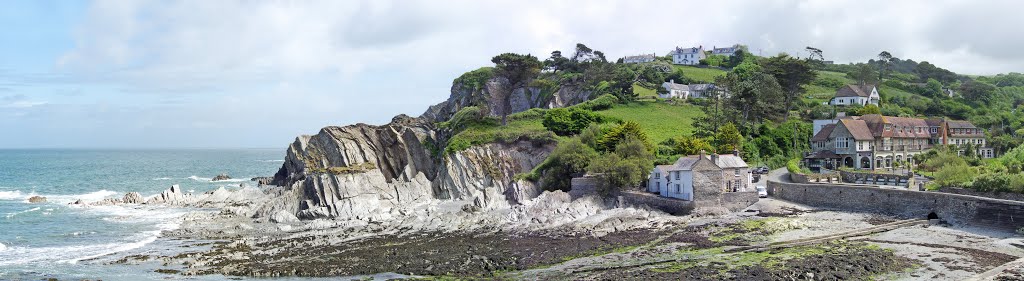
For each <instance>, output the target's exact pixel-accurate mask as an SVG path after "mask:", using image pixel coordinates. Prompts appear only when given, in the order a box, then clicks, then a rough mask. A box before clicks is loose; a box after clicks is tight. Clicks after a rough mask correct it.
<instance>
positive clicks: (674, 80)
mask: <svg viewBox="0 0 1024 281" xmlns="http://www.w3.org/2000/svg"><path fill="white" fill-rule="evenodd" d="M668 83H670V84H675V83H676V79H668Z"/></svg>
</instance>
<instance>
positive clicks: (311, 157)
mask: <svg viewBox="0 0 1024 281" xmlns="http://www.w3.org/2000/svg"><path fill="white" fill-rule="evenodd" d="M507 84H508V83H507V81H506V80H504V79H501V78H489V79H487V80H486V82H484V83H482V85H481V86H478V87H474V86H470V85H468V84H466V83H465V82H460V81H458V80H456V82H455V83H453V85H452V90H451V96H450V97H449V98H448V100H446V101H444V102H442V103H440V104H437V105H434V106H431V107H430V108H429V109H428V110H427V111H426V112H425V113H424V114H423V115H422V116H420V117H418V118H412V117H409V116H405V115H399V116H396V117H395V118H394V119H392V121H391V123H388V124H386V125H382V126H372V125H366V124H356V125H350V126H344V127H334V126H332V127H326V128H323V129H321V130H320V132H319V133H317V134H316V135H312V136H299V137H298V138H296V139H295V142H294V143H292V144H291V146H289V148H288V152H287V156H286V159H285V163H284V164H283V165H282V167H281V169H280V170H279V171H278V172H277V174H276V175H275V176H274V179H273V182H272V184H273V185H279V186H286V187H289V188H291V190H293V197H294V198H292V199H294V200H295V201H296V202H297V204H278V205H276V206H277V207H276V208H275V209H271V210H262V211H261V214H258V216H260V215H262V216H268V215H272V214H275V213H277V212H280V211H282V210H283V211H287V212H289V213H294V214H296V215H297V216H298V217H300V218H304V219H313V218H355V219H387V218H390V217H394V216H397V215H402V214H405V213H407V211H408V210H411V209H412V208H418V207H423V206H424V205H427V206H429V205H430V204H435V205H436V203H438V202H439V201H444V200H449V201H463V202H467V203H466V205H464V206H463V209H465V210H466V211H475V210H481V209H493V208H499V207H508V206H509V205H510V204H512V205H515V204H518V203H520V202H523V201H524V200H527V199H530V198H533V197H536V196H537V195H538V194H540V190H539V188H538V187H537V186H536V185H535V184H533V183H531V182H527V181H516V180H515V179H514V176H515V175H516V174H519V173H523V172H527V171H529V170H531V169H533V167H535V166H537V165H538V164H540V163H541V162H542V161H544V159H545V158H546V157H547V155H548V154H549V153H550V152H551V151H552V150H553V149H554V145H553V144H547V145H537V144H531V143H530V142H517V143H513V144H487V145H482V146H474V147H470V148H469V149H466V150H463V151H459V152H455V153H452V154H443V152H442V149H441V148H443V147H444V146H445V144H446V142H447V139H448V137H450V136H451V134H452V133H453V132H450V131H448V130H447V129H439V128H437V127H436V126H435V124H436V123H437V122H443V121H447V120H448V119H450V118H451V117H452V115H453V114H455V113H456V112H458V111H459V110H460V109H462V108H464V107H467V106H482V107H486V108H487V109H488V111H487V112H488V113H489V114H491V115H494V116H497V115H500V114H501V112H502V110H503V109H502V108H503V107H502V106H501V104H502V103H501V101H500V100H499V97H498V96H497V95H495V94H494V93H497V92H498V91H502V90H503V88H502V87H507ZM589 98H590V92H589V91H582V90H580V89H579V88H578V87H574V86H559V87H557V90H550V93H545V92H544V91H543V90H542V89H541V88H537V87H527V88H519V89H515V90H514V91H513V95H512V96H511V98H510V101H511V109H512V112H510V113H515V112H521V111H525V110H529V109H531V108H553V107H562V106H567V105H573V104H577V103H580V102H584V101H586V100H588V99H589Z"/></svg>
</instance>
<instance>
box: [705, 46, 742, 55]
mask: <svg viewBox="0 0 1024 281" xmlns="http://www.w3.org/2000/svg"><path fill="white" fill-rule="evenodd" d="M739 50H740V44H734V45H732V46H730V47H725V48H715V47H712V48H711V55H720V56H727V57H731V56H732V55H733V54H736V51H739Z"/></svg>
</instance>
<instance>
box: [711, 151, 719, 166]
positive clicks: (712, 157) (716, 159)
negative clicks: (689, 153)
mask: <svg viewBox="0 0 1024 281" xmlns="http://www.w3.org/2000/svg"><path fill="white" fill-rule="evenodd" d="M711 162H715V165H718V153H711Z"/></svg>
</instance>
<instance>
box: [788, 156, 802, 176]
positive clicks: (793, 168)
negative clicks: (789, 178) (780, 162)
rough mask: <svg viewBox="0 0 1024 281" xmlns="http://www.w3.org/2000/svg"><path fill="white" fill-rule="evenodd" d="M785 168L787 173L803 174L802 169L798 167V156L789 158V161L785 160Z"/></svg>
mask: <svg viewBox="0 0 1024 281" xmlns="http://www.w3.org/2000/svg"><path fill="white" fill-rule="evenodd" d="M786 169H787V170H789V173H791V174H798V175H803V174H804V171H803V170H801V169H800V158H793V159H789V162H786Z"/></svg>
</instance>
